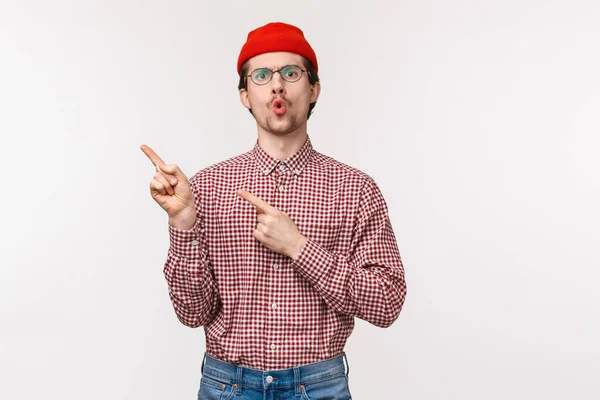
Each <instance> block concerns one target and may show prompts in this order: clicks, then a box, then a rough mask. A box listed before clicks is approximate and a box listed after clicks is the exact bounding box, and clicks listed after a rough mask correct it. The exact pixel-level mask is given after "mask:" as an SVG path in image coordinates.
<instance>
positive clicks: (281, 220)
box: [237, 189, 307, 260]
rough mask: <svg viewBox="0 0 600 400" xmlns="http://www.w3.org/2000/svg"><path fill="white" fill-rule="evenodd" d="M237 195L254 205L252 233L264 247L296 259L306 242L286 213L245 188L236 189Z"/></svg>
mask: <svg viewBox="0 0 600 400" xmlns="http://www.w3.org/2000/svg"><path fill="white" fill-rule="evenodd" d="M237 195H238V196H240V197H241V198H242V199H244V200H247V201H248V202H249V203H251V204H252V205H253V206H254V207H256V213H257V216H256V222H257V225H256V229H255V230H254V232H253V233H252V234H253V235H254V237H255V238H256V239H258V240H259V241H260V242H261V243H262V244H263V245H264V246H265V247H267V248H269V249H271V250H273V251H274V252H276V253H280V254H283V255H285V256H287V257H290V258H291V259H293V260H297V259H298V256H299V255H300V252H301V251H302V249H303V248H304V245H305V244H306V241H307V238H306V237H305V236H304V235H302V234H301V233H300V232H299V231H298V228H297V227H296V224H294V221H292V220H291V218H290V217H288V216H287V214H286V213H284V212H282V211H279V210H278V209H276V208H275V207H273V206H271V205H269V204H268V203H266V202H265V201H263V200H261V199H259V198H258V197H256V196H254V195H253V194H252V193H250V192H248V191H246V190H242V189H240V190H238V191H237Z"/></svg>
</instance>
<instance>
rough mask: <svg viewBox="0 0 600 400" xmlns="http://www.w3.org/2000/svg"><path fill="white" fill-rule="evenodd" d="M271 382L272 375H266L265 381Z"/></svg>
mask: <svg viewBox="0 0 600 400" xmlns="http://www.w3.org/2000/svg"><path fill="white" fill-rule="evenodd" d="M271 382H273V377H272V376H271V375H269V376H267V383H271Z"/></svg>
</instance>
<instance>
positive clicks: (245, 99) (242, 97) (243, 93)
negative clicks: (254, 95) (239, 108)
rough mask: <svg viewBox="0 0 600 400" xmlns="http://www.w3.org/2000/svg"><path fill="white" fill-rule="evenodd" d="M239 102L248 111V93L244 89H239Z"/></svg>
mask: <svg viewBox="0 0 600 400" xmlns="http://www.w3.org/2000/svg"><path fill="white" fill-rule="evenodd" d="M240 101H241V102H242V104H243V105H244V107H246V108H247V109H248V110H249V109H250V101H249V100H248V91H247V90H246V89H240Z"/></svg>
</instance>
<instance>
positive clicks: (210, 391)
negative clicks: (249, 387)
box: [198, 376, 235, 400]
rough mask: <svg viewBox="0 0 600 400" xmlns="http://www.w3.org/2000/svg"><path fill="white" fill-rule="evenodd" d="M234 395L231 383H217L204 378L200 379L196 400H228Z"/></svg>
mask: <svg viewBox="0 0 600 400" xmlns="http://www.w3.org/2000/svg"><path fill="white" fill-rule="evenodd" d="M234 393H235V387H234V386H233V385H232V384H231V383H224V382H219V381H216V380H214V379H211V378H207V377H204V376H203V377H202V379H200V389H199V390H198V400H228V399H231V398H232V397H233V395H234Z"/></svg>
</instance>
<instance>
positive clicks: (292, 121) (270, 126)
mask: <svg viewBox="0 0 600 400" xmlns="http://www.w3.org/2000/svg"><path fill="white" fill-rule="evenodd" d="M257 122H258V124H259V125H260V126H261V128H263V129H264V130H266V131H268V132H271V133H273V134H275V135H287V134H289V133H292V132H294V131H295V130H297V129H298V128H299V127H300V126H301V125H302V121H300V120H299V118H298V117H296V116H286V117H285V118H284V119H281V118H279V119H275V118H273V117H272V116H268V117H267V118H266V120H265V121H263V122H261V121H258V120H257Z"/></svg>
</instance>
